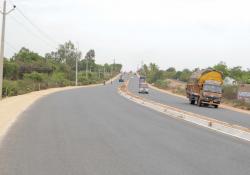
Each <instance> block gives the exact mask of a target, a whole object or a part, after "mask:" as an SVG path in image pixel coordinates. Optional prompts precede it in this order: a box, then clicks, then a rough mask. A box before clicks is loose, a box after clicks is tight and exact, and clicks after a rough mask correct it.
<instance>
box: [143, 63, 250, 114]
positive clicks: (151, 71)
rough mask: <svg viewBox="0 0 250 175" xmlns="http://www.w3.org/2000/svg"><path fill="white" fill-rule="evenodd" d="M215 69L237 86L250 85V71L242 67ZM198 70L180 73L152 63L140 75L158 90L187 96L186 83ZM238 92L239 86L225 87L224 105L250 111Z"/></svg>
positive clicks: (220, 67) (248, 105) (221, 64)
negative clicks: (232, 80)
mask: <svg viewBox="0 0 250 175" xmlns="http://www.w3.org/2000/svg"><path fill="white" fill-rule="evenodd" d="M213 68H214V69H216V70H218V71H221V72H222V73H223V76H224V78H225V77H229V78H231V79H234V80H235V81H236V82H238V83H237V84H250V69H248V70H243V69H242V67H240V66H236V67H233V68H229V67H228V66H227V65H226V63H224V62H220V63H218V64H216V65H215V66H213ZM197 70H199V68H196V69H194V70H189V69H183V70H181V71H180V70H176V69H175V68H174V67H170V68H168V69H166V70H161V69H159V67H158V66H157V65H156V64H154V63H150V64H149V65H143V67H142V68H141V69H140V70H139V73H140V75H144V76H146V77H147V82H148V83H151V84H153V85H154V86H156V87H158V88H161V89H165V90H169V91H171V92H173V93H175V94H179V95H186V91H185V85H186V82H187V81H188V79H189V77H190V76H191V74H192V73H193V72H194V71H197ZM237 92H238V85H224V86H223V103H226V104H229V105H230V106H234V107H237V108H241V109H247V110H250V104H249V103H247V102H245V101H241V100H237Z"/></svg>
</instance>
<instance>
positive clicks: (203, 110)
mask: <svg viewBox="0 0 250 175" xmlns="http://www.w3.org/2000/svg"><path fill="white" fill-rule="evenodd" d="M138 85H139V79H138V77H136V76H133V78H130V83H129V90H130V91H131V92H133V93H135V94H137V95H140V96H143V97H145V98H148V99H151V100H153V101H157V102H159V103H163V104H166V105H169V106H173V107H177V108H179V109H183V110H186V111H189V112H193V113H196V114H201V115H204V116H207V117H210V118H214V119H218V120H221V121H225V122H228V123H231V124H236V125H240V126H244V127H247V128H250V115H249V114H245V113H240V112H235V111H232V110H228V109H222V108H218V109H215V108H214V107H198V106H196V105H190V104H189V101H188V99H183V98H180V97H176V96H173V95H168V94H165V93H162V92H159V91H157V90H154V89H150V92H149V94H139V93H138Z"/></svg>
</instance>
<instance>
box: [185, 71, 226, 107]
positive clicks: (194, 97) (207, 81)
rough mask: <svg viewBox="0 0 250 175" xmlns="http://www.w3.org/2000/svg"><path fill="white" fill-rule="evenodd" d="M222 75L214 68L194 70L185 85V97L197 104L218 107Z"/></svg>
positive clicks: (220, 96)
mask: <svg viewBox="0 0 250 175" xmlns="http://www.w3.org/2000/svg"><path fill="white" fill-rule="evenodd" d="M222 84H223V75H222V73H221V72H219V71H216V70H214V69H204V70H201V71H196V72H194V73H193V74H192V75H191V77H190V79H189V81H188V83H187V87H186V94H187V98H188V99H189V101H190V103H191V104H195V103H197V105H198V106H203V105H212V106H214V107H215V108H218V106H219V104H220V102H221V98H222Z"/></svg>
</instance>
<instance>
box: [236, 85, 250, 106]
mask: <svg viewBox="0 0 250 175" xmlns="http://www.w3.org/2000/svg"><path fill="white" fill-rule="evenodd" d="M238 100H244V101H246V102H249V103H250V84H241V85H239V90H238Z"/></svg>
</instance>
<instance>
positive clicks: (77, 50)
mask: <svg viewBox="0 0 250 175" xmlns="http://www.w3.org/2000/svg"><path fill="white" fill-rule="evenodd" d="M78 52H79V43H78V42H77V49H76V86H77V85H78V56H79V59H81V55H80V52H79V55H78Z"/></svg>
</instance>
